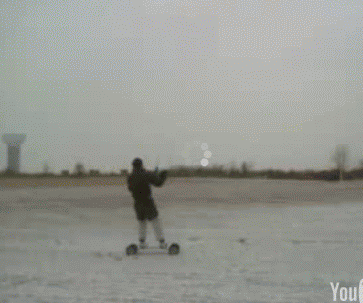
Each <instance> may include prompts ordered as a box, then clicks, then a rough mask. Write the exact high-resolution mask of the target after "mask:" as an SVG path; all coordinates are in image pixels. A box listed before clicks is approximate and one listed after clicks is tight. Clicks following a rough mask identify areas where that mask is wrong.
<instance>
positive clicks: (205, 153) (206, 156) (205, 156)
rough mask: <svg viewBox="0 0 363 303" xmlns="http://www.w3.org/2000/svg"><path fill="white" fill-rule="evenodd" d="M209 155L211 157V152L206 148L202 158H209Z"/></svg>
mask: <svg viewBox="0 0 363 303" xmlns="http://www.w3.org/2000/svg"><path fill="white" fill-rule="evenodd" d="M210 157H212V152H211V151H210V150H206V151H205V152H204V158H207V159H209V158H210Z"/></svg>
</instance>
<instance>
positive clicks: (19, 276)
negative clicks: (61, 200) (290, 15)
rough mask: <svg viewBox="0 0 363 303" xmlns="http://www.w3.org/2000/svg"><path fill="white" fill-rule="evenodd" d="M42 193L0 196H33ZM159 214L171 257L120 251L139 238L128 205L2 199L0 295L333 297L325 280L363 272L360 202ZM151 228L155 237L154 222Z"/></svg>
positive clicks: (71, 298) (1, 298)
mask: <svg viewBox="0 0 363 303" xmlns="http://www.w3.org/2000/svg"><path fill="white" fill-rule="evenodd" d="M57 190H58V191H59V192H60V191H67V189H57ZM88 190H90V189H88ZM42 191H44V192H42ZM49 191H50V189H37V190H34V189H23V190H17V191H8V190H6V191H5V190H3V191H2V192H1V193H2V194H3V196H2V197H3V199H4V197H6V200H7V201H10V200H12V201H15V200H17V199H20V198H21V197H22V198H21V199H23V201H28V202H29V201H31V200H32V199H33V198H34V197H36V199H37V201H38V202H39V199H40V197H41V196H44V197H45V192H49ZM69 195H70V196H71V194H69ZM19 197H20V198H19ZM27 199H28V200H27ZM44 199H45V200H44V203H47V200H46V198H44ZM362 200H363V199H362ZM4 213H6V216H4ZM160 215H161V218H162V220H163V222H164V226H165V234H166V237H167V240H168V242H177V243H179V244H180V245H181V253H180V255H178V256H169V255H166V254H162V253H157V254H144V255H140V256H138V257H126V256H124V250H125V248H126V246H127V245H129V244H130V243H132V242H135V240H137V232H136V225H135V222H134V214H133V209H132V208H131V207H122V208H119V209H112V210H107V209H99V208H93V209H91V208H68V209H63V210H56V209H55V208H54V209H52V210H49V209H48V210H45V209H36V210H35V209H31V206H30V205H28V206H22V207H20V208H19V207H17V208H16V209H15V208H14V209H10V210H9V208H6V207H4V204H2V222H1V223H0V226H1V242H0V302H333V292H332V289H331V286H330V282H334V283H335V282H340V285H341V286H343V285H345V286H352V287H356V286H358V284H359V281H360V280H361V279H362V278H363V273H362V268H363V258H362V256H363V233H362V231H363V212H362V207H361V203H359V202H347V203H340V204H337V203H335V204H330V205H329V204H318V205H317V206H304V207H301V206H297V205H296V204H288V203H286V207H275V206H274V207H273V206H271V207H267V206H266V205H265V206H258V207H257V206H252V207H241V205H238V204H233V205H228V206H227V205H226V206H224V207H223V205H220V204H219V205H215V206H213V205H203V206H198V205H190V204H188V205H186V204H183V203H181V204H180V205H170V206H168V207H163V208H161V209H160ZM116 221H117V222H119V224H114V222H116ZM148 235H149V238H148V242H149V244H153V243H155V242H154V235H153V232H152V229H151V226H149V233H148ZM241 239H244V241H241ZM97 252H98V254H97ZM109 252H112V254H113V255H116V256H120V257H121V258H120V260H118V261H117V260H115V259H113V258H111V257H109V256H107V254H108V253H109ZM338 297H339V295H338ZM348 300H349V299H348ZM357 300H358V299H357ZM338 301H339V300H338ZM357 302H358V301H357Z"/></svg>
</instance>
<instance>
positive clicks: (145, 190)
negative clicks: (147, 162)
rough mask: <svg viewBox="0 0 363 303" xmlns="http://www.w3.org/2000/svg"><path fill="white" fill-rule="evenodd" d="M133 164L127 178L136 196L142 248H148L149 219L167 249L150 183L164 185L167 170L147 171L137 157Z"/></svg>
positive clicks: (134, 196)
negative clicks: (147, 231) (147, 230)
mask: <svg viewBox="0 0 363 303" xmlns="http://www.w3.org/2000/svg"><path fill="white" fill-rule="evenodd" d="M132 166H133V170H132V174H131V175H130V176H129V177H128V178H127V185H128V190H129V191H130V192H131V193H132V197H133V198H134V209H135V212H136V218H137V221H138V223H139V241H140V248H141V249H143V248H147V244H146V228H147V220H148V221H150V222H151V223H152V225H153V228H154V233H155V237H156V239H157V240H158V241H159V243H160V248H161V249H166V248H167V244H166V243H165V239H164V235H163V230H162V225H161V220H160V219H159V213H158V210H157V208H156V206H155V203H154V199H153V198H152V194H151V188H150V185H154V186H157V187H161V186H163V184H164V183H165V180H166V177H167V171H165V170H163V171H161V172H160V174H158V173H156V172H155V173H153V172H150V171H147V170H145V169H144V167H143V163H142V160H141V159H140V158H135V159H134V160H133V161H132Z"/></svg>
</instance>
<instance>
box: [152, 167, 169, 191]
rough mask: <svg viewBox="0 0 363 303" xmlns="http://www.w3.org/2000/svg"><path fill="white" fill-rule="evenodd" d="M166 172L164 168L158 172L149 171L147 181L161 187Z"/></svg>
mask: <svg viewBox="0 0 363 303" xmlns="http://www.w3.org/2000/svg"><path fill="white" fill-rule="evenodd" d="M167 175H168V172H167V171H166V170H163V171H161V172H160V173H159V174H156V173H153V172H150V173H149V181H150V183H151V184H152V185H155V186H156V187H161V186H163V184H164V183H165V180H166V177H167Z"/></svg>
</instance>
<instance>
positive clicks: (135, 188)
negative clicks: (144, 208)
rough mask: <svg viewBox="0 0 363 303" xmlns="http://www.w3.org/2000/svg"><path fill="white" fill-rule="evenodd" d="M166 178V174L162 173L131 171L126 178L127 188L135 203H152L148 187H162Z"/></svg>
mask: <svg viewBox="0 0 363 303" xmlns="http://www.w3.org/2000/svg"><path fill="white" fill-rule="evenodd" d="M166 177H167V172H166V171H162V172H161V173H160V174H155V173H154V172H150V171H146V170H144V169H136V170H133V172H132V174H131V175H130V176H129V177H128V178H127V186H128V189H129V191H130V192H131V193H132V197H133V198H134V200H135V202H137V201H140V202H142V201H152V200H153V199H152V195H151V188H150V185H154V186H157V187H161V186H163V184H164V182H165V180H166Z"/></svg>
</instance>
